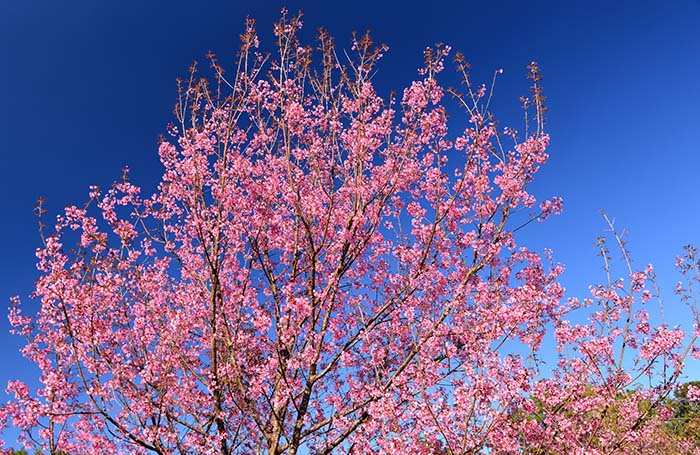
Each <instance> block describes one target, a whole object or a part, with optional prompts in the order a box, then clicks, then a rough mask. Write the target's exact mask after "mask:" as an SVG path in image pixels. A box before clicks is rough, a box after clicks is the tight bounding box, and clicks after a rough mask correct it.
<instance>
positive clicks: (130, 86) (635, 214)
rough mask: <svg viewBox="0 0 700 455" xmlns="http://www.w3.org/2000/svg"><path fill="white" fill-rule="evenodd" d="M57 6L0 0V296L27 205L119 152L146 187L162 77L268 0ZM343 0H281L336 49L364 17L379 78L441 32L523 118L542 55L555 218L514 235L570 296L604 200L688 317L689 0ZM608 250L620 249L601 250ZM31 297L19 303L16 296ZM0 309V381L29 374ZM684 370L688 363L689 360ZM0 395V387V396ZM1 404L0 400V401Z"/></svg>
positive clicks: (699, 87) (82, 191)
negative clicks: (545, 256) (377, 46)
mask: <svg viewBox="0 0 700 455" xmlns="http://www.w3.org/2000/svg"><path fill="white" fill-rule="evenodd" d="M141 3H142V2H137V1H132V0H126V1H121V2H90V1H82V2H80V1H74V0H68V1H63V2H55V1H47V0H32V1H19V0H16V1H14V2H12V1H5V2H2V3H1V4H0V52H2V54H1V55H2V66H3V70H2V71H0V90H2V92H3V93H2V101H3V102H2V109H1V110H0V116H1V117H0V131H1V137H2V143H1V144H2V149H1V152H0V170H1V172H2V178H0V192H1V193H0V194H1V195H2V199H1V201H2V213H3V222H2V223H0V239H1V241H2V251H3V254H2V256H1V258H0V302H6V303H9V298H10V296H11V295H15V294H19V295H21V296H22V297H24V301H25V302H26V303H28V304H30V303H29V299H28V298H27V295H28V294H29V293H30V292H31V290H32V283H33V280H34V279H35V278H36V276H37V275H36V271H35V267H34V263H35V260H34V259H35V258H34V251H35V249H36V247H37V246H38V245H39V236H38V233H37V229H36V227H37V224H36V219H35V217H34V216H33V214H32V209H33V207H34V206H35V201H36V199H37V197H38V196H40V195H43V196H44V197H45V198H46V200H47V203H46V208H47V209H48V210H49V213H50V215H51V216H54V215H56V214H57V213H58V211H59V210H60V209H62V207H64V206H65V205H67V204H73V203H81V202H83V201H85V200H86V198H87V189H88V186H89V185H93V184H95V185H100V186H102V187H108V186H109V185H110V183H111V182H112V181H114V180H115V179H118V178H119V176H120V175H121V172H120V169H121V168H122V167H123V166H125V165H129V167H130V168H131V170H132V172H131V178H132V181H133V182H135V183H138V184H141V185H142V186H143V187H144V188H146V189H147V190H151V189H152V188H154V187H155V184H156V183H157V181H158V178H159V176H160V173H161V167H160V163H159V162H158V156H157V139H158V135H159V134H161V133H163V132H165V126H166V124H167V123H168V122H169V121H171V120H172V114H171V112H172V106H173V104H174V101H175V98H176V86H175V78H176V77H178V76H184V75H186V72H187V68H188V66H189V65H190V63H191V62H192V61H193V60H195V59H198V60H200V61H201V60H204V56H205V54H206V52H207V51H209V50H212V51H214V52H215V53H216V54H217V55H218V56H219V57H220V61H221V62H222V63H223V64H224V66H226V64H227V62H232V61H233V57H234V54H235V50H236V46H237V43H238V35H239V33H240V32H241V30H242V23H243V20H244V18H245V16H246V15H250V16H251V17H254V18H256V19H257V20H258V26H259V29H260V31H261V35H262V42H263V46H269V44H270V43H271V39H270V38H271V27H272V23H273V22H274V21H275V20H276V19H277V18H278V17H279V10H280V8H281V6H282V5H283V4H282V3H280V2H277V1H271V0H259V1H223V0H221V1H215V0H208V1H198V2H183V1H167V2H166V1H143V3H144V4H141ZM608 3H609V2H605V1H598V0H595V1H586V2H583V1H573V2H562V1H556V0H552V1H528V2H521V1H489V2H472V1H467V0H463V1H454V2H440V1H432V2H410V1H405V0H404V1H394V2H390V1H384V2H382V1H379V0H372V1H369V0H355V1H353V2H331V1H327V0H325V1H301V2H292V1H289V2H287V3H286V5H287V7H288V8H289V9H290V10H291V11H292V12H294V11H296V10H298V9H301V10H303V11H304V14H305V30H304V32H303V33H304V36H306V37H307V38H308V39H311V38H313V36H314V34H315V31H316V29H317V28H318V27H321V26H323V27H325V28H327V29H328V30H329V31H330V32H331V34H333V35H334V36H335V37H336V42H337V44H338V45H339V46H340V47H349V41H350V33H351V32H352V31H353V30H357V31H359V32H362V31H364V30H366V29H370V30H371V31H372V34H373V36H374V38H375V40H376V41H379V42H384V43H386V44H388V45H389V46H390V50H389V52H388V53H386V56H385V58H384V60H383V62H382V63H381V65H380V67H379V73H378V74H377V76H376V81H377V85H378V87H379V89H380V91H383V92H384V93H388V92H389V90H391V89H402V88H403V87H404V86H405V85H406V84H407V83H408V82H410V81H411V80H412V79H413V78H415V77H416V69H417V68H418V67H419V66H420V63H421V60H422V50H423V49H424V48H425V47H426V46H428V45H432V44H434V43H436V42H438V41H440V42H445V43H447V44H450V45H451V46H452V47H453V48H454V49H458V50H461V51H462V52H464V54H465V56H466V57H467V59H468V60H469V61H470V62H471V63H472V65H473V69H474V70H473V75H474V79H475V80H476V81H479V82H488V81H489V80H490V76H491V74H492V73H493V71H494V70H495V69H497V68H503V69H504V70H505V73H504V74H503V75H502V76H501V77H500V79H499V82H498V84H497V87H496V95H495V96H496V100H495V104H494V110H495V112H496V114H497V115H498V116H499V118H500V119H501V120H502V122H503V123H504V124H510V125H511V126H514V127H516V128H518V127H520V126H521V124H520V123H519V122H520V111H519V108H518V101H517V100H518V97H519V96H520V95H523V94H527V86H528V83H527V81H526V80H525V78H524V75H525V66H526V65H527V64H528V63H529V62H530V61H532V60H537V61H538V62H540V64H541V68H542V71H543V73H544V78H545V79H544V88H545V94H546V95H547V97H548V106H549V112H548V125H547V130H548V132H549V133H550V135H551V137H552V142H551V148H550V154H551V159H550V161H549V163H548V164H547V166H546V168H545V169H544V170H543V171H542V172H541V175H540V178H539V180H538V181H537V182H535V184H534V189H535V193H536V194H537V195H538V196H540V197H541V198H546V197H549V196H551V195H559V196H561V197H563V199H564V203H565V209H564V213H563V215H561V216H559V217H556V218H553V219H551V220H550V221H548V222H547V223H544V224H540V223H536V224H532V225H530V226H528V228H527V229H525V230H523V231H524V232H523V233H522V236H521V239H522V240H523V241H524V242H525V243H526V244H528V245H529V246H531V247H533V248H544V247H548V248H551V249H552V250H553V251H554V257H555V259H557V260H558V261H560V262H562V263H564V264H565V265H566V273H565V275H564V276H563V278H562V281H563V282H564V284H565V285H566V286H567V287H568V288H569V289H570V291H571V293H573V294H576V295H583V294H584V293H585V291H586V289H587V286H588V285H589V284H591V283H595V282H598V281H602V280H603V279H604V276H603V273H602V271H601V269H600V263H599V261H598V258H597V257H596V255H595V254H596V252H595V249H594V248H593V246H592V244H593V241H594V239H595V237H596V236H598V235H601V234H603V233H605V230H606V225H605V223H604V220H603V219H602V217H601V216H600V215H599V211H600V210H601V209H604V210H606V212H608V213H609V214H610V215H611V216H612V217H614V218H615V219H616V220H617V226H618V228H620V229H627V230H629V231H630V235H629V237H628V240H629V241H630V247H631V249H632V253H633V257H634V259H635V264H637V265H638V266H640V267H641V266H643V265H644V264H646V263H649V262H652V263H654V264H655V266H656V269H657V273H658V275H659V281H660V284H661V286H662V287H663V288H664V289H666V314H667V319H668V320H669V322H671V323H673V322H681V321H687V320H688V317H687V315H688V313H687V311H685V310H684V308H682V307H680V305H679V304H678V303H677V302H676V301H675V300H674V297H673V295H672V293H671V292H670V291H671V289H672V287H673V285H674V284H675V281H676V280H677V275H676V274H675V272H674V270H673V263H674V258H675V256H676V255H677V254H680V253H681V248H682V246H683V245H684V244H687V243H695V244H700V185H699V184H698V180H699V177H700V175H699V174H700V145H699V141H698V139H699V136H698V131H700V129H699V125H700V84H699V83H698V81H700V32H698V30H700V1H698V0H666V1H662V0H659V1H639V0H633V1H619V2H614V3H615V4H614V5H611V4H608ZM615 257H619V255H617V253H615ZM30 305H31V304H30ZM0 307H2V308H3V310H2V312H1V313H2V315H1V317H0V359H1V360H2V367H1V368H0V384H2V388H4V384H5V383H6V381H7V380H8V379H10V378H15V377H21V378H25V379H29V378H32V377H35V376H36V370H35V369H34V368H33V367H31V366H30V365H29V364H28V363H26V362H25V361H24V360H23V359H22V358H21V356H20V355H19V353H18V349H19V347H20V346H21V340H20V339H19V338H17V337H13V336H10V335H9V334H8V323H7V318H6V317H5V314H6V311H5V308H6V307H7V305H6V304H1V305H0ZM689 371H690V372H691V373H692V374H693V375H694V378H695V379H697V378H698V377H700V367H698V365H697V364H694V365H690V370H689ZM0 396H2V395H1V394H0ZM0 401H4V398H0Z"/></svg>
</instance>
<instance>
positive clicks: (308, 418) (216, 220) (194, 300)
mask: <svg viewBox="0 0 700 455" xmlns="http://www.w3.org/2000/svg"><path fill="white" fill-rule="evenodd" d="M300 27H301V16H300V15H298V16H294V17H289V16H287V15H286V13H283V15H282V19H281V20H280V22H279V23H278V24H276V26H275V29H274V30H275V36H276V37H277V49H278V53H277V54H276V55H275V56H274V57H272V56H270V55H267V54H263V53H259V52H258V51H257V47H258V38H257V35H256V32H255V29H254V23H253V21H252V20H249V21H247V22H246V29H245V32H244V33H243V34H242V35H241V42H242V43H241V50H240V53H239V55H238V66H237V68H236V70H235V71H234V72H233V74H232V75H231V76H229V75H227V74H225V73H224V69H223V68H222V66H220V65H219V64H218V63H217V61H216V59H215V58H214V56H210V62H211V68H212V71H213V73H214V74H215V77H214V78H213V81H207V79H205V78H199V76H198V73H197V68H196V66H193V68H192V69H191V75H190V77H189V79H187V80H184V81H181V82H180V90H179V102H178V103H177V105H176V108H175V114H176V118H177V124H173V125H170V127H169V129H168V130H169V135H170V138H163V139H162V141H161V144H160V147H159V154H160V157H161V160H162V163H163V165H164V167H165V171H164V174H163V177H162V181H161V183H160V185H159V187H158V190H157V191H156V192H155V194H154V195H152V196H150V197H147V196H142V194H141V191H140V188H139V187H138V186H136V185H134V184H133V183H131V182H130V181H129V178H128V171H125V172H124V176H123V178H122V180H121V181H120V182H118V183H116V184H115V185H114V186H113V187H112V188H111V189H109V190H108V191H106V192H102V191H101V190H100V189H98V188H97V187H93V188H91V192H90V201H89V202H88V204H86V206H84V207H76V206H71V207H68V208H66V210H65V213H64V214H63V215H62V216H60V217H59V218H58V221H57V224H56V227H55V230H54V231H53V232H52V233H51V234H48V235H42V238H43V240H44V245H43V247H42V248H41V249H39V250H38V267H39V270H40V271H41V273H42V275H41V277H40V278H39V280H38V281H37V283H36V290H35V294H34V295H35V296H36V298H37V299H39V300H40V301H41V306H40V308H39V309H38V312H37V313H36V315H34V316H33V317H28V316H25V315H23V313H21V311H20V302H19V299H15V300H14V305H13V308H12V310H11V314H10V319H11V322H12V324H13V326H14V330H15V331H16V332H17V333H19V334H22V335H24V336H26V337H27V345H26V347H25V348H24V351H23V352H24V355H25V356H27V357H28V358H29V359H30V360H31V361H33V362H34V363H36V364H37V365H38V366H39V367H40V368H41V371H42V377H41V383H42V387H41V388H40V389H39V390H38V391H36V392H35V393H32V392H30V390H29V388H28V387H27V386H26V385H25V384H22V383H20V382H17V381H13V382H11V383H10V384H9V386H8V391H9V392H10V393H12V394H14V398H13V399H12V400H11V401H10V402H8V403H7V404H6V405H5V406H4V407H3V408H2V411H0V425H2V422H7V421H9V422H10V423H11V424H12V425H13V426H14V427H17V428H19V429H21V430H22V431H23V432H24V436H25V441H26V442H27V445H28V446H29V445H30V443H31V442H32V441H34V442H35V444H36V445H37V446H38V447H39V448H41V449H42V450H44V451H48V452H49V453H51V454H55V453H57V451H58V450H64V451H66V452H69V453H90V454H95V453H110V454H111V453H125V454H126V453H128V454H145V453H156V454H166V453H167V454H171V453H177V454H194V453H197V454H199V453H201V454H214V453H216V454H225V455H228V454H250V453H269V454H292V455H293V454H300V453H318V454H329V453H356V454H360V453H389V454H397V453H417V454H429V453H433V454H434V453H441V454H467V453H494V454H495V453H498V454H506V453H523V452H524V451H526V452H527V453H575V452H579V453H584V452H585V453H624V451H625V450H626V448H627V447H629V446H630V444H631V443H632V442H633V441H635V440H637V439H639V438H645V437H649V436H650V435H653V433H652V432H651V430H650V428H651V429H653V428H656V426H655V425H656V423H657V422H658V420H655V419H658V418H659V417H658V416H659V415H661V414H662V413H661V412H651V410H657V409H661V408H662V406H661V404H662V402H663V400H664V398H665V397H666V396H667V395H668V394H669V393H670V392H671V391H672V389H673V387H674V385H675V383H676V381H677V379H678V377H679V375H680V373H681V369H682V363H683V361H684V359H685V357H686V356H687V355H688V353H689V352H691V351H690V349H692V348H693V346H694V343H695V339H694V338H693V340H691V341H690V342H687V343H685V344H684V343H683V340H684V334H683V332H682V331H681V330H680V329H678V328H669V327H667V326H664V325H659V326H658V327H653V326H652V324H651V322H649V321H648V317H647V313H646V312H645V310H643V309H642V308H643V307H644V305H645V304H646V303H645V302H647V300H649V299H650V297H651V294H650V292H649V291H647V290H646V282H647V281H648V280H649V279H651V278H653V271H652V269H651V268H647V269H645V270H642V271H636V270H633V269H632V267H631V265H630V262H629V260H628V256H627V253H626V250H625V249H624V246H623V243H622V240H621V237H620V236H619V235H617V233H614V234H613V237H614V238H615V239H616V240H617V241H619V242H620V245H621V246H622V251H623V253H624V255H625V256H624V257H625V261H626V263H627V265H628V266H629V270H628V272H627V275H628V278H629V280H630V283H629V285H628V286H624V285H623V283H622V282H620V281H615V280H612V279H610V280H609V282H608V284H606V285H604V286H599V287H595V288H593V298H592V299H584V300H581V301H578V300H570V301H568V302H562V297H563V294H564V289H563V288H562V286H561V285H560V284H559V283H558V282H557V278H558V277H559V275H560V274H561V273H562V270H563V269H562V267H561V266H560V265H558V264H554V263H552V262H551V260H550V259H549V257H548V255H541V254H539V253H537V252H534V251H531V250H529V249H527V248H525V247H523V246H519V245H518V244H517V231H518V230H519V229H520V228H521V227H523V221H522V220H520V221H518V219H517V218H518V214H519V213H522V212H523V211H528V210H534V207H535V203H536V201H535V198H534V196H533V195H531V194H530V193H529V192H528V188H527V186H528V184H529V183H530V182H531V181H532V180H533V178H534V176H535V174H536V172H537V171H538V169H539V167H540V166H541V165H542V164H544V163H545V161H546V160H547V153H546V148H547V145H548V142H549V137H548V136H547V134H545V132H544V129H543V127H544V117H543V115H544V111H545V108H544V104H543V102H544V96H543V94H542V89H541V76H540V72H539V69H538V66H537V64H536V63H533V64H532V65H530V66H529V70H530V73H529V77H530V79H531V83H532V95H531V97H530V98H523V99H522V101H523V105H524V109H525V113H526V120H525V132H524V134H519V133H517V132H516V131H515V130H511V129H507V128H506V129H499V127H498V124H497V122H496V120H495V118H494V117H493V116H492V114H491V113H490V112H489V110H488V109H489V100H490V98H491V90H490V89H488V88H487V87H486V86H477V85H473V84H472V82H471V80H470V77H469V73H468V69H469V66H468V64H467V62H466V60H465V59H464V58H463V57H462V56H461V55H460V54H457V57H456V58H455V62H456V66H457V70H458V73H459V74H460V75H461V77H462V79H463V89H464V92H461V91H458V90H456V89H445V88H443V87H442V86H441V85H440V83H439V82H438V78H439V77H442V74H441V73H442V71H443V66H444V62H445V60H446V59H447V58H448V56H449V54H450V49H449V47H446V46H437V47H436V48H434V49H428V50H427V51H426V52H425V66H424V67H423V68H422V69H421V71H420V78H419V80H417V81H415V82H413V83H412V84H411V85H410V86H409V87H407V88H406V89H405V90H404V91H403V94H402V96H401V97H400V99H399V100H397V99H396V98H394V97H393V96H391V97H389V98H388V99H383V98H381V97H380V96H379V95H378V94H377V93H376V91H375V88H374V86H373V83H372V75H373V73H374V71H375V67H376V65H377V62H378V61H379V60H380V58H381V56H382V52H384V51H385V50H386V48H385V47H384V46H375V45H374V44H373V43H372V41H371V39H370V38H369V36H368V35H365V36H362V37H356V38H354V39H353V46H352V55H351V56H348V57H347V58H344V59H341V58H340V57H338V55H337V53H336V50H335V46H334V43H333V40H332V39H331V38H330V36H329V35H328V34H327V33H326V32H324V31H321V32H320V33H319V37H318V41H317V45H316V47H315V48H312V47H310V46H304V45H302V43H300V42H299V40H298V37H297V31H298V29H299V28H300ZM499 73H500V72H497V74H499ZM494 78H495V75H494ZM491 88H493V87H491ZM447 94H449V95H452V96H453V97H454V98H455V99H456V100H457V101H458V102H459V103H460V104H461V105H462V106H463V108H464V109H465V111H466V118H465V124H467V127H466V128H464V129H463V131H462V132H461V133H459V134H455V133H449V132H448V124H447V117H448V116H447V109H446V107H445V105H444V104H443V98H445V96H446V95H447ZM467 122H468V123H467ZM560 209H561V200H560V199H558V198H553V199H551V200H548V201H544V202H542V203H541V204H540V205H539V209H538V210H535V214H533V216H532V218H531V219H530V221H532V220H535V219H538V220H544V219H545V218H547V217H548V216H549V215H550V214H552V213H556V212H559V211H560ZM42 211H43V208H42V206H41V205H40V207H39V212H40V213H41V212H42ZM611 227H612V223H611ZM73 243H77V246H76V247H75V248H74V249H72V250H71V249H70V248H69V247H67V246H66V245H70V244H73ZM600 245H601V248H602V252H603V257H604V258H605V260H606V263H607V261H608V259H609V258H608V256H609V255H608V254H607V250H606V249H605V247H604V243H602V242H601V243H600ZM693 254H694V250H689V252H688V255H686V261H689V262H686V264H693V265H692V267H694V269H692V268H688V269H687V270H686V272H688V273H687V275H686V277H687V278H688V280H687V282H688V283H692V282H693V280H695V281H694V282H697V281H698V276H697V269H698V266H697V259H696V258H695V256H693ZM693 270H694V271H695V274H696V275H695V276H692V275H691V274H690V273H691V272H692V271H693ZM687 289H688V290H687V291H682V292H683V295H684V296H691V295H692V288H691V287H690V285H689V286H688V287H687ZM638 307H639V308H638ZM587 308H588V309H592V310H596V309H597V310H598V311H592V317H591V321H590V323H587V324H580V325H574V324H572V323H570V322H568V321H567V320H566V319H565V318H566V316H567V315H568V314H569V313H570V312H571V311H574V310H585V309H587ZM549 328H553V329H554V333H555V335H556V341H557V344H558V349H559V352H560V359H559V362H558V363H557V365H556V366H552V367H551V371H546V373H547V374H540V372H541V370H540V366H541V362H538V361H537V359H538V357H537V354H538V352H539V351H540V347H541V345H542V341H543V337H544V335H545V333H546V332H547V330H548V329H549ZM630 353H631V354H630ZM543 368H544V367H543ZM543 373H545V372H543ZM640 377H648V378H649V382H650V383H651V384H652V386H649V387H641V386H640V385H639V384H640V382H639V378H640ZM628 389H629V390H631V392H629V393H627V394H625V395H621V393H620V392H621V391H625V390H628ZM642 403H646V405H642ZM613 404H614V408H615V409H616V410H619V412H624V415H625V416H626V419H619V420H618V421H619V424H620V425H621V427H620V428H619V429H617V430H615V431H610V429H606V428H603V427H602V426H601V425H600V421H601V414H602V415H605V414H606V413H607V412H608V409H612V405H613ZM538 407H539V408H540V409H541V410H544V411H543V412H541V413H540V415H539V416H538V417H537V418H530V417H528V414H527V413H532V412H534V411H536V410H537V409H538ZM523 410H524V411H525V412H523Z"/></svg>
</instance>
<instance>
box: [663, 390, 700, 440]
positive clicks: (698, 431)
mask: <svg viewBox="0 0 700 455" xmlns="http://www.w3.org/2000/svg"><path fill="white" fill-rule="evenodd" d="M689 385H692V386H695V387H700V381H691V382H687V383H685V384H683V385H682V386H680V387H679V388H678V389H676V391H675V392H674V394H673V395H674V397H673V398H671V399H669V400H668V405H669V407H670V408H671V410H673V418H672V419H671V420H670V421H669V422H668V424H667V431H668V433H669V434H670V435H671V436H672V437H673V438H674V439H678V440H682V441H686V442H689V443H693V444H695V445H696V446H698V447H700V400H690V399H688V386H689Z"/></svg>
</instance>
